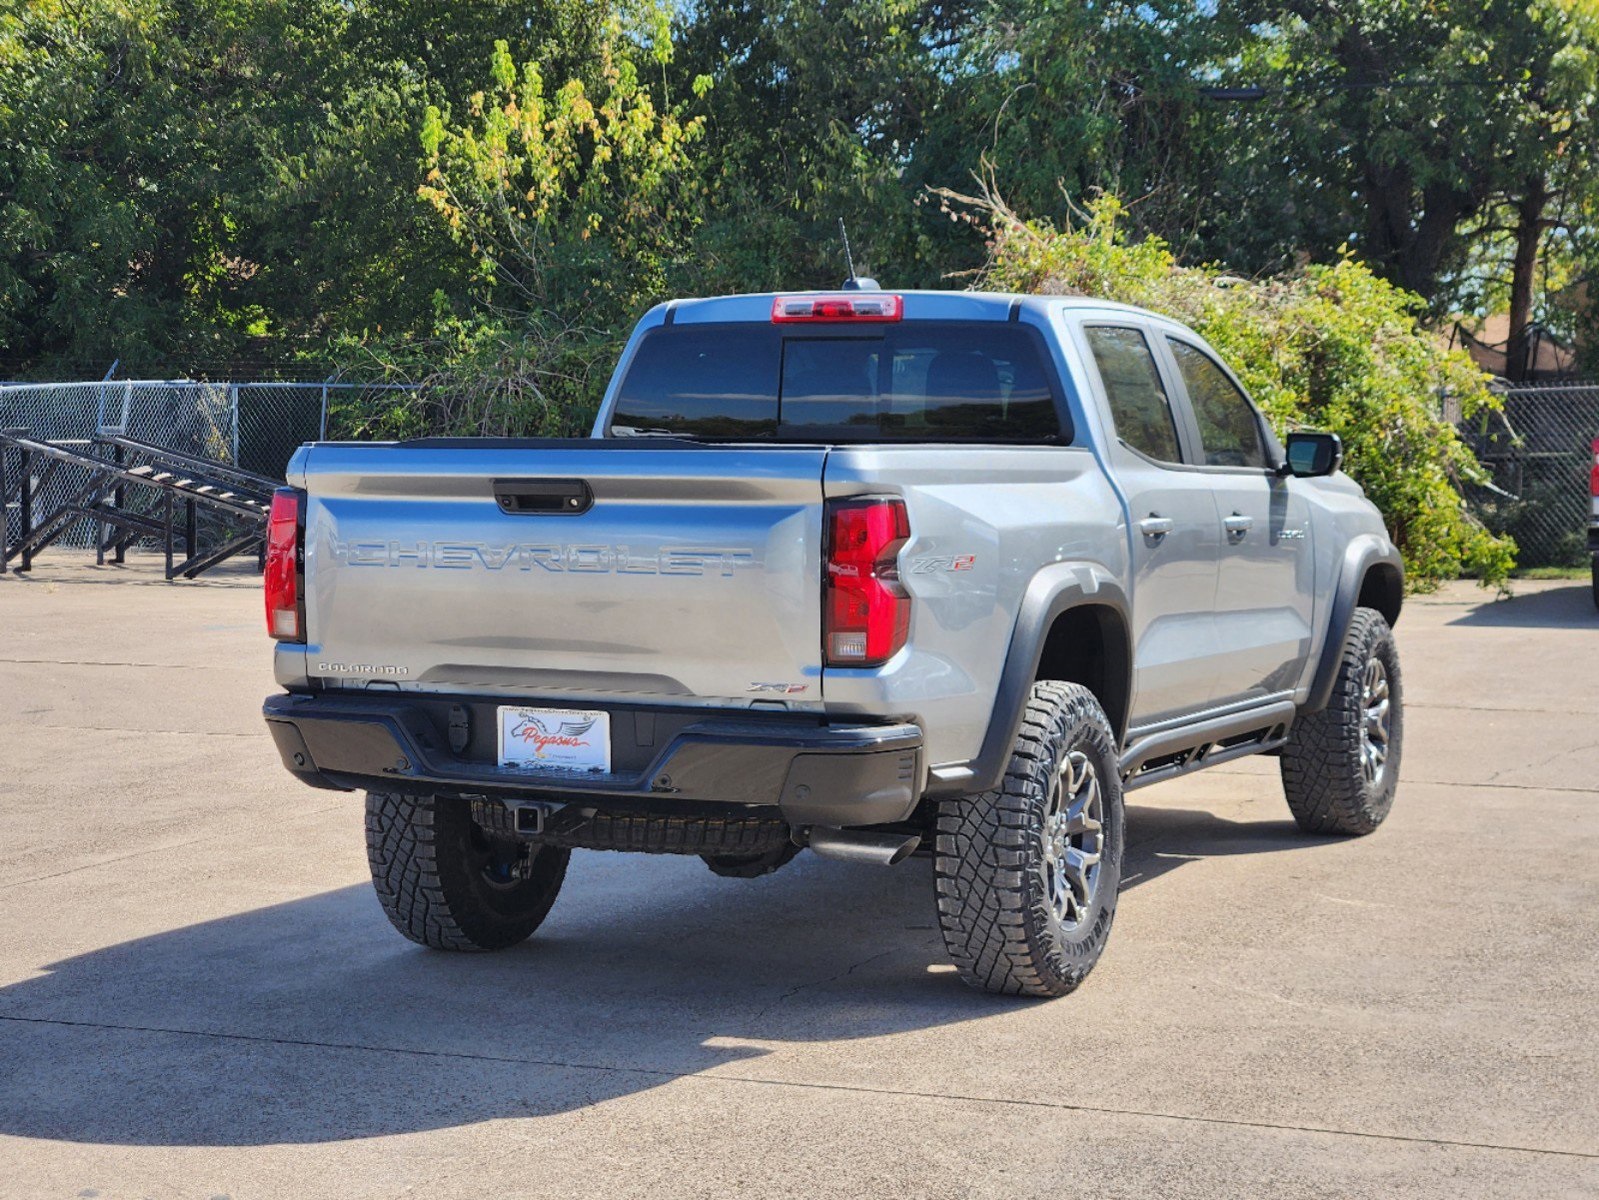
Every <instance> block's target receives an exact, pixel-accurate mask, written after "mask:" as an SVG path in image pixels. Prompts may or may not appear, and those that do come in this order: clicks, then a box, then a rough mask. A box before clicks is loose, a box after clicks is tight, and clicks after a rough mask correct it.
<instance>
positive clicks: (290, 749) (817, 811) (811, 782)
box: [263, 693, 922, 826]
mask: <svg viewBox="0 0 1599 1200" xmlns="http://www.w3.org/2000/svg"><path fill="white" fill-rule="evenodd" d="M454 699H455V698H453V697H438V696H427V697H418V698H415V699H410V698H400V697H395V696H394V695H393V694H392V693H391V694H390V695H388V696H385V697H382V698H377V697H373V696H372V695H370V694H366V693H363V694H357V695H350V696H337V695H326V694H323V695H299V694H287V695H278V696H272V697H269V698H268V699H267V701H266V703H265V705H264V706H263V715H264V716H265V717H266V721H267V728H268V729H270V730H271V732H272V737H273V740H274V741H275V742H276V743H277V747H278V753H279V754H280V755H281V756H282V759H283V765H284V766H285V767H286V768H288V770H289V771H290V772H292V773H293V774H294V775H296V776H298V777H299V778H300V779H301V780H302V781H304V782H305V783H308V784H310V785H311V786H313V787H330V788H338V789H346V790H348V789H357V788H365V789H370V790H374V791H412V792H442V793H450V794H460V795H483V796H498V797H500V798H502V799H508V798H509V799H514V798H517V797H524V798H528V799H543V798H548V799H553V800H559V801H562V802H566V803H573V802H579V803H582V804H583V805H585V806H588V807H594V808H616V809H626V808H628V807H630V805H629V802H630V801H632V802H634V803H636V802H638V801H667V800H678V801H693V802H704V803H712V804H718V805H721V804H727V805H743V806H747V807H753V808H767V809H777V810H778V811H779V812H780V813H781V815H782V818H783V820H785V821H787V822H788V823H789V824H791V825H833V826H856V825H881V824H887V823H890V822H893V821H901V820H904V819H905V817H907V816H908V815H909V814H910V813H911V811H912V810H913V809H914V808H915V807H916V801H917V798H918V797H919V795H920V792H921V777H922V770H921V767H922V763H921V758H922V732H921V730H920V728H918V727H917V726H915V725H912V724H895V725H866V724H837V725H828V724H822V723H820V722H818V721H810V722H801V721H797V720H788V721H784V720H774V719H772V717H771V715H770V714H762V715H759V716H752V715H750V714H749V713H748V711H747V710H734V711H727V710H723V711H718V712H713V713H706V714H704V715H703V716H701V715H698V714H694V713H692V712H691V713H689V714H688V718H687V719H686V720H685V719H684V710H682V709H678V710H676V714H675V716H676V718H677V719H676V720H674V722H673V725H674V726H675V731H674V732H673V733H672V734H671V735H670V736H669V737H664V738H662V739H661V744H660V747H659V749H658V750H657V749H654V748H653V747H652V748H650V750H649V751H648V758H647V761H641V762H637V763H636V764H635V765H633V766H632V768H631V769H629V768H627V767H624V768H623V769H622V770H619V771H616V772H614V773H612V774H604V775H602V774H582V775H580V774H574V773H571V772H561V771H543V772H537V771H518V770H506V769H504V768H502V767H501V766H500V765H499V764H498V763H496V762H494V761H491V760H490V759H489V758H487V757H485V756H482V755H481V754H480V755H479V756H477V757H467V756H463V755H460V754H456V753H454V752H453V751H452V750H451V749H450V748H449V735H448V734H444V735H442V736H441V730H440V728H439V726H438V724H437V723H436V722H435V719H434V717H433V716H432V715H431V710H432V709H435V708H437V707H439V705H440V704H441V703H442V704H444V705H446V706H447V707H450V708H458V707H459V705H452V704H450V701H452V700H454ZM493 703H494V702H493V701H479V702H476V703H475V704H473V705H472V708H473V709H474V710H477V711H482V710H484V709H487V708H491V707H492V705H493ZM479 723H481V722H479Z"/></svg>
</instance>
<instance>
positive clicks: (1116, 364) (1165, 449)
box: [1084, 325, 1182, 462]
mask: <svg viewBox="0 0 1599 1200" xmlns="http://www.w3.org/2000/svg"><path fill="white" fill-rule="evenodd" d="M1084 332H1085V333H1087V335H1088V346H1089V349H1091V350H1092V351H1093V352H1094V362H1095V364H1096V365H1097V366H1098V367H1099V377H1100V379H1101V380H1103V381H1104V384H1105V399H1106V400H1108V401H1109V402H1110V418H1111V420H1112V421H1114V422H1115V424H1116V436H1117V437H1119V438H1120V439H1121V440H1122V441H1123V442H1125V443H1127V445H1129V446H1131V447H1132V448H1133V449H1134V450H1137V451H1139V452H1140V453H1142V454H1147V455H1148V456H1149V457H1150V458H1155V459H1159V460H1160V461H1162V462H1180V461H1181V460H1182V452H1181V451H1179V450H1178V448H1177V422H1176V421H1175V420H1174V419H1173V417H1172V411H1171V401H1170V400H1169V399H1167V397H1166V389H1165V387H1164V386H1162V384H1161V382H1160V371H1159V370H1158V369H1157V368H1156V366H1155V356H1154V355H1153V354H1151V353H1150V350H1149V343H1148V342H1147V341H1145V340H1144V335H1143V334H1142V333H1140V332H1139V331H1138V330H1136V329H1123V328H1120V327H1116V326H1110V325H1097V326H1090V327H1089V328H1088V329H1086V330H1085V331H1084Z"/></svg>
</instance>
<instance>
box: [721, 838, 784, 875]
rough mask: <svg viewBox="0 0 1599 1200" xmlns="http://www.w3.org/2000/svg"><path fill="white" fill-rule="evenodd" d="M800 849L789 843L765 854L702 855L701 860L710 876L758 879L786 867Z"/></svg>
mask: <svg viewBox="0 0 1599 1200" xmlns="http://www.w3.org/2000/svg"><path fill="white" fill-rule="evenodd" d="M799 852H800V848H799V847H798V846H796V845H794V843H793V842H790V843H789V844H788V845H786V846H780V847H778V848H777V849H776V850H769V851H767V852H766V853H765V854H702V855H700V858H701V860H703V861H704V863H705V865H706V866H707V867H709V868H710V869H711V874H712V875H720V876H721V877H722V878H723V879H759V878H760V877H761V876H762V875H770V874H771V873H772V872H773V871H777V870H780V869H781V868H783V867H785V866H787V865H788V863H789V862H790V861H791V860H792V859H793V857H794V856H795V855H796V854H798V853H799Z"/></svg>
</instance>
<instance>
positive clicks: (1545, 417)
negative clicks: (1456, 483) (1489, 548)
mask: <svg viewBox="0 0 1599 1200" xmlns="http://www.w3.org/2000/svg"><path fill="white" fill-rule="evenodd" d="M1502 395H1503V397H1504V411H1503V412H1501V413H1482V414H1479V415H1478V416H1477V417H1475V418H1473V420H1472V421H1471V422H1469V423H1467V424H1465V425H1462V427H1461V430H1460V432H1461V436H1462V437H1463V438H1464V439H1465V441H1466V443H1467V445H1469V446H1470V447H1471V448H1472V450H1473V451H1474V452H1475V453H1476V455H1477V459H1478V461H1479V462H1481V463H1482V464H1483V466H1485V467H1486V468H1487V469H1488V471H1489V473H1490V474H1491V475H1492V477H1493V483H1492V484H1491V485H1490V486H1488V487H1473V488H1470V489H1469V490H1468V497H1467V499H1468V500H1469V501H1470V503H1471V506H1472V509H1473V511H1474V512H1476V514H1477V515H1478V516H1479V517H1480V518H1481V519H1482V521H1483V523H1484V524H1485V525H1487V526H1488V528H1489V529H1491V530H1493V531H1494V532H1495V533H1508V534H1509V535H1510V536H1511V537H1513V538H1515V539H1516V545H1517V547H1518V548H1519V553H1518V554H1517V555H1516V561H1517V564H1518V565H1519V566H1522V567H1580V566H1585V565H1586V564H1587V562H1588V549H1587V545H1588V517H1589V513H1590V511H1591V509H1590V495H1589V484H1590V472H1591V470H1592V467H1593V442H1594V438H1596V437H1599V383H1572V384H1547V385H1543V386H1517V387H1511V388H1507V389H1505V390H1504V391H1503V393H1502Z"/></svg>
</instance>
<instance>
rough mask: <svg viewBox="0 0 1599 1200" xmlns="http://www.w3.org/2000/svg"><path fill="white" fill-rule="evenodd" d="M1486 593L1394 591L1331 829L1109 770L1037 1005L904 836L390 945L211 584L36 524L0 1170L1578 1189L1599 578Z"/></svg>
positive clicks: (348, 1177)
mask: <svg viewBox="0 0 1599 1200" xmlns="http://www.w3.org/2000/svg"><path fill="white" fill-rule="evenodd" d="M1517 592H1518V594H1517V596H1516V597H1515V598H1513V599H1511V600H1508V601H1501V602H1494V601H1493V600H1492V598H1491V596H1490V595H1489V594H1488V593H1485V592H1482V591H1481V590H1479V589H1477V588H1474V587H1471V586H1469V585H1456V586H1452V587H1450V588H1448V589H1446V590H1445V591H1444V592H1443V593H1442V594H1440V595H1439V596H1436V597H1429V598H1420V599H1415V600H1412V601H1410V602H1409V603H1408V605H1407V607H1406V611H1405V615H1404V617H1403V619H1402V620H1401V622H1400V624H1399V627H1398V636H1399V643H1400V650H1401V653H1402V655H1403V660H1404V668H1405V686H1406V692H1407V701H1408V711H1407V729H1406V745H1405V752H1404V763H1403V776H1402V777H1403V780H1404V782H1403V786H1402V787H1401V789H1400V792H1399V797H1398V801H1397V803H1396V806H1395V809H1394V812H1393V815H1392V817H1391V818H1390V819H1389V820H1388V822H1387V824H1386V825H1385V826H1384V827H1383V828H1382V829H1380V830H1379V831H1378V832H1377V833H1376V834H1374V835H1373V836H1371V837H1369V838H1365V839H1359V840H1353V841H1338V840H1331V839H1318V838H1307V837H1304V836H1301V835H1300V834H1298V833H1297V832H1296V830H1295V829H1294V827H1293V825H1292V823H1291V822H1290V821H1289V819H1288V813H1287V808H1286V806H1285V804H1284V802H1283V798H1282V792H1281V788H1280V785H1279V783H1278V780H1277V775H1276V763H1275V761H1274V760H1245V761H1244V762H1242V763H1237V764H1232V765H1229V766H1224V767H1221V768H1218V769H1216V770H1214V771H1212V772H1208V773H1204V774H1201V775H1198V776H1194V777H1191V778H1189V779H1186V780H1178V781H1175V782H1172V783H1167V784H1162V785H1158V786H1156V787H1154V788H1150V789H1148V790H1145V791H1140V792H1137V793H1134V794H1133V795H1132V796H1131V797H1130V805H1129V811H1128V839H1129V856H1128V865H1127V872H1126V874H1127V880H1126V882H1125V884H1124V893H1123V896H1122V899H1121V906H1120V910H1119V913H1118V916H1117V920H1116V931H1115V934H1114V936H1113V938H1112V940H1111V944H1110V949H1109V950H1108V952H1107V954H1106V957H1105V959H1104V961H1103V962H1102V963H1101V964H1100V966H1099V967H1098V969H1097V970H1096V971H1095V972H1094V974H1093V975H1092V977H1091V978H1090V979H1089V981H1088V982H1087V983H1086V984H1085V985H1084V986H1083V988H1082V989H1081V990H1080V991H1078V992H1077V993H1076V994H1075V995H1073V996H1070V997H1067V998H1065V999H1063V1000H1056V1001H1048V1002H1040V1001H1022V1000H1001V999H994V998H991V997H986V996H981V995H978V994H976V993H974V992H971V991H968V990H967V989H966V988H964V987H963V986H962V985H961V984H960V983H959V981H958V980H957V979H956V977H955V975H954V974H953V973H952V971H951V970H950V969H949V968H948V967H947V966H946V965H945V963H944V955H943V949H942V946H941V944H940V939H939V935H938V932H937V929H936V927H935V924H934V914H933V904H932V884H931V878H930V876H931V868H930V865H929V864H928V863H927V862H926V861H925V860H923V859H914V860H912V861H910V862H908V863H906V864H904V865H902V866H899V867H896V868H892V869H886V870H885V869H881V868H875V867H868V866H852V865H846V864H839V863H830V862H826V861H824V860H821V859H818V858H816V857H815V856H813V855H803V856H801V857H800V858H799V859H798V860H796V861H795V863H793V864H792V865H791V866H790V867H789V868H787V869H785V870H784V871H782V872H780V873H778V874H776V875H774V876H770V877H768V878H765V879H760V880H754V881H743V880H726V879H718V878H716V877H714V876H712V875H711V874H710V873H709V872H708V871H707V870H706V869H705V868H704V866H703V865H702V864H701V863H700V862H699V861H698V860H697V859H676V858H642V857H633V856H620V855H607V854H598V853H583V852H579V853H577V854H575V855H574V857H573V860H572V870H571V873H570V875H569V876H568V881H567V885H566V889H565V891H564V892H563V894H562V895H561V898H560V900H559V901H558V902H557V904H556V907H555V911H554V913H553V914H552V916H551V919H550V920H549V922H548V923H547V924H546V925H545V927H544V929H543V930H541V931H540V933H539V934H538V935H536V936H535V938H534V939H533V940H532V941H531V942H529V943H527V944H526V945H525V946H522V947H519V948H518V949H515V950H512V951H509V952H506V953H503V954H498V955H492V956H448V955H441V954H436V953H431V952H428V951H425V950H422V949H420V948H418V947H415V946H412V945H411V944H410V943H408V942H405V941H403V940H402V939H401V938H400V937H399V935H398V934H396V933H395V932H394V931H393V930H392V929H391V928H390V927H389V925H388V923H387V922H386V921H385V920H384V918H383V916H382V914H381V912H380V911H379V909H378V906H377V902H376V900H375V899H374V898H373V896H372V895H371V891H370V887H369V884H368V882H367V869H366V862H365V855H364V849H363V840H362V837H363V835H362V807H361V801H360V798H359V797H358V796H354V795H343V794H340V793H334V792H316V791H311V790H309V789H306V788H304V787H301V786H300V785H298V784H296V783H294V782H293V781H292V780H290V779H289V777H288V776H287V775H286V774H285V773H284V771H283V770H282V769H281V767H280V766H279V765H278V762H277V758H276V754H275V752H274V750H273V748H272V744H271V741H270V739H269V738H268V737H267V736H266V734H265V732H264V730H263V727H262V724H261V721H260V718H259V714H258V709H259V704H260V701H261V699H262V697H263V696H265V695H266V694H267V693H268V692H270V691H271V690H272V679H271V670H270V653H269V650H268V642H267V639H266V637H265V635H264V634H263V632H262V630H261V624H262V620H261V614H260V602H259V599H258V592H257V589H256V580H255V579H254V578H253V577H250V576H247V575H243V574H240V575H236V576H232V577H228V576H223V577H220V578H217V579H215V580H214V581H202V582H199V583H196V584H181V585H170V586H169V585H167V584H164V583H162V582H160V572H159V570H158V569H156V568H153V567H151V566H149V565H146V564H138V563H136V564H135V565H133V566H130V567H129V568H126V569H124V570H121V571H118V570H116V569H114V568H95V567H93V566H91V565H88V564H87V563H83V562H78V561H75V560H74V558H73V557H72V556H71V555H66V554H61V555H57V554H54V553H52V554H51V555H50V556H49V557H47V558H44V559H41V560H40V562H39V564H38V565H37V568H36V570H35V573H34V577H33V578H31V579H18V578H16V577H14V576H5V577H0V628H3V629H4V631H5V636H4V639H3V641H0V1196H4V1197H27V1198H29V1200H33V1198H38V1197H57V1196H60V1197H74V1196H78V1197H106V1198H113V1197H124V1196H128V1197H143V1196H159V1197H166V1196H176V1197H191V1196H192V1197H218V1196H227V1197H231V1198H232V1200H244V1198H246V1197H257V1196H294V1197H322V1196H327V1197H341V1198H345V1197H368V1196H371V1197H398V1196H411V1195H415V1196H425V1197H429V1198H430V1200H431V1198H439V1200H444V1198H449V1197H482V1196H513V1195H514V1196H606V1197H624V1196H649V1197H675V1196H707V1197H710V1196H715V1197H726V1196H729V1195H780V1196H794V1197H812V1196H879V1195H891V1196H894V1197H896V1198H899V1197H917V1196H936V1197H946V1196H947V1197H964V1196H1003V1197H1007V1198H1010V1200H1014V1198H1017V1197H1031V1196H1056V1195H1062V1194H1072V1193H1074V1192H1078V1191H1085V1192H1090V1193H1093V1194H1098V1195H1108V1196H1153V1195H1160V1196H1190V1195H1192V1196H1209V1195H1222V1196H1236V1195H1272V1196H1338V1197H1345V1196H1362V1195H1369V1196H1392V1195H1438V1196H1465V1195H1469V1196H1528V1195H1537V1196H1543V1197H1548V1196H1563V1195H1570V1196H1589V1195H1596V1194H1599V629H1596V627H1599V617H1596V614H1595V612H1594V610H1593V606H1592V604H1591V601H1590V599H1589V595H1588V589H1587V587H1586V585H1575V584H1561V583H1556V584H1524V585H1521V586H1519V587H1518V589H1517ZM373 619H374V620H381V619H382V615H381V614H380V613H375V614H373Z"/></svg>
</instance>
